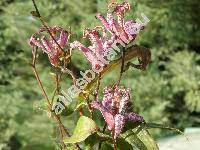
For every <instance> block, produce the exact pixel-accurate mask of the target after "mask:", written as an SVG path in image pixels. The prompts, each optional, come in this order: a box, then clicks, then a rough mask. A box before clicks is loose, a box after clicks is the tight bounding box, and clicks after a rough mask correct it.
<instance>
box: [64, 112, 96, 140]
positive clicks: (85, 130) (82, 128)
mask: <svg viewBox="0 0 200 150" xmlns="http://www.w3.org/2000/svg"><path fill="white" fill-rule="evenodd" d="M97 130H98V127H97V125H96V124H95V122H94V121H93V120H92V119H90V118H88V117H85V116H81V117H80V118H79V120H78V122H77V125H76V128H75V130H74V133H73V135H72V136H71V137H67V138H65V139H64V142H65V143H78V142H82V141H84V140H85V139H86V138H87V137H88V136H90V135H91V134H93V133H95V132H96V131H97Z"/></svg>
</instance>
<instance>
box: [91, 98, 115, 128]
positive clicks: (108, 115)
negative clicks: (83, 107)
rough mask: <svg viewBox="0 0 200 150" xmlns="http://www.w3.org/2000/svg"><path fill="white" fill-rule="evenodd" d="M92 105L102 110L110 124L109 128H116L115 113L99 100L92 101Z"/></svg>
mask: <svg viewBox="0 0 200 150" xmlns="http://www.w3.org/2000/svg"><path fill="white" fill-rule="evenodd" d="M91 107H92V108H95V109H98V110H100V111H101V113H102V115H103V117H104V119H105V121H106V123H107V125H108V129H109V130H113V129H114V117H113V115H112V114H111V113H110V112H109V111H108V110H107V109H106V108H105V107H104V106H103V105H102V104H101V103H100V102H97V101H94V102H92V103H91Z"/></svg>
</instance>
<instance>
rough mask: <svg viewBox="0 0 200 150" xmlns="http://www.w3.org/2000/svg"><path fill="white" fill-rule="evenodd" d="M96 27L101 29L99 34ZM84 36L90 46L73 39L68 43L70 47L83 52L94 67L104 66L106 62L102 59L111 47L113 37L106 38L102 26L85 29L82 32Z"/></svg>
mask: <svg viewBox="0 0 200 150" xmlns="http://www.w3.org/2000/svg"><path fill="white" fill-rule="evenodd" d="M98 29H102V30H103V35H102V36H101V35H100V33H99V31H98ZM83 37H84V38H88V39H89V40H90V41H91V44H92V45H91V46H89V47H86V46H85V45H83V44H82V43H80V42H79V41H74V42H73V43H71V44H70V47H71V48H72V49H75V48H78V49H79V50H81V51H82V52H83V54H84V55H85V56H86V58H87V59H88V61H89V62H90V63H91V64H92V66H93V67H94V68H95V69H98V68H99V67H100V66H104V65H105V64H107V63H108V62H107V61H106V60H105V59H104V56H105V53H106V52H107V51H108V50H109V48H111V47H112V44H113V43H114V39H113V38H111V39H109V38H107V34H106V32H105V30H104V29H103V28H102V27H96V28H94V29H88V28H87V29H85V30H84V33H83Z"/></svg>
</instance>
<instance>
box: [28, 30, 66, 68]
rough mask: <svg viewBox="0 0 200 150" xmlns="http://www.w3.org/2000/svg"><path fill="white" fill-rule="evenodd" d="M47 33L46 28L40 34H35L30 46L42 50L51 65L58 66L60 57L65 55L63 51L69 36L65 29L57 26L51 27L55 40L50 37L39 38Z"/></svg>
mask: <svg viewBox="0 0 200 150" xmlns="http://www.w3.org/2000/svg"><path fill="white" fill-rule="evenodd" d="M45 31H46V29H45V28H41V29H40V30H39V32H37V33H35V34H33V35H32V36H31V38H30V45H31V46H37V47H38V48H41V49H42V51H43V52H44V53H46V54H47V55H48V57H49V60H50V62H51V64H52V65H54V66H58V65H59V63H60V57H61V56H63V54H64V52H63V50H62V49H63V48H64V47H65V45H66V44H67V42H68V39H69V34H68V32H67V31H66V30H64V29H63V28H61V27H56V26H55V27H49V31H50V32H51V34H52V36H53V37H54V39H53V38H52V37H51V36H50V35H49V36H48V37H47V36H42V37H41V38H38V36H41V35H42V33H43V32H45ZM55 41H56V42H55Z"/></svg>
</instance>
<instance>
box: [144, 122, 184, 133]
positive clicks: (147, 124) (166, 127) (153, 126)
mask: <svg viewBox="0 0 200 150" xmlns="http://www.w3.org/2000/svg"><path fill="white" fill-rule="evenodd" d="M146 127H147V128H148V129H152V128H159V129H167V130H172V131H175V132H177V133H179V134H184V133H183V132H182V131H180V130H179V129H176V128H173V127H170V126H167V125H162V124H157V123H146Z"/></svg>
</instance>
